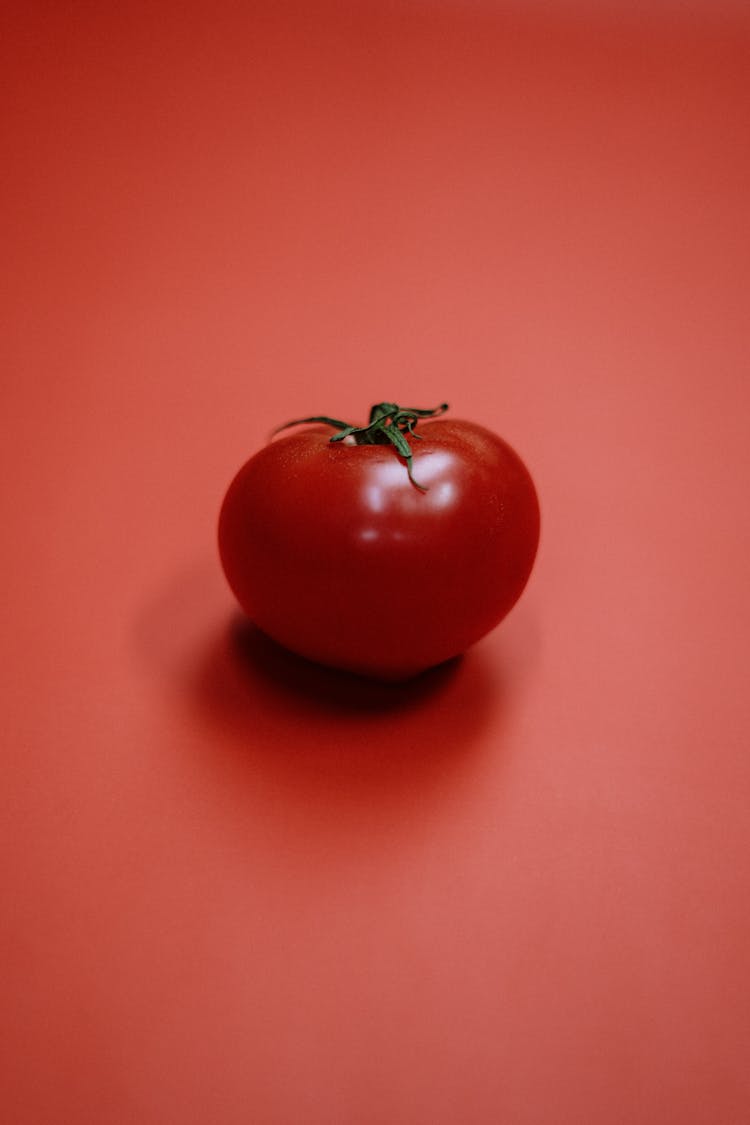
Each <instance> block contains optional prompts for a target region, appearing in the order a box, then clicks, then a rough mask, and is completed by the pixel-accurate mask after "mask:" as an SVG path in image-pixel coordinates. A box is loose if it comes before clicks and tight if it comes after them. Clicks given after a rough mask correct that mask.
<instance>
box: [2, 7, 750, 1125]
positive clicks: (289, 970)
mask: <svg viewBox="0 0 750 1125" xmlns="http://www.w3.org/2000/svg"><path fill="white" fill-rule="evenodd" d="M535 10H536V14H535V15H534V16H533V17H532V16H528V17H522V16H520V15H517V14H516V15H512V14H508V12H505V11H503V10H501V9H496V8H493V7H492V6H490V5H469V4H464V5H462V6H455V7H452V6H451V5H449V4H447V3H439V4H435V5H430V4H428V3H426V2H425V3H417V2H416V0H414V2H411V0H404V2H403V3H399V4H383V5H380V6H375V5H371V6H364V5H331V6H330V7H329V6H323V5H319V4H315V3H313V4H305V5H300V7H299V9H298V10H296V11H295V10H294V9H292V8H290V7H287V6H283V5H282V6H281V7H279V6H276V5H273V6H271V5H269V7H268V10H264V9H260V8H253V7H252V6H250V7H246V6H242V5H236V6H225V7H223V8H222V9H220V10H218V11H217V10H215V9H213V8H209V7H208V6H206V8H205V10H203V11H200V10H198V9H193V10H190V9H180V10H179V11H177V10H174V11H172V10H171V9H169V8H168V7H167V6H162V5H154V6H149V7H146V6H143V7H140V6H134V5H127V4H126V5H123V6H121V7H120V8H113V7H112V6H111V5H102V6H97V5H84V4H80V5H72V4H71V5H63V4H59V5H52V4H50V5H43V4H41V3H38V4H26V5H21V6H19V8H18V9H17V15H16V17H13V16H11V17H10V19H8V16H7V9H6V17H5V19H6V24H7V26H6V29H5V32H4V34H3V35H2V37H0V42H2V48H1V49H2V52H3V60H2V67H1V68H0V73H1V74H2V78H3V83H4V87H5V93H4V95H3V105H4V110H3V128H4V131H5V144H4V149H5V151H6V152H8V153H9V156H8V158H7V159H6V160H5V161H4V162H3V163H4V168H3V176H2V183H3V187H2V190H3V194H4V200H3V206H2V218H3V223H4V226H5V233H4V236H3V247H4V248H3V255H2V257H3V273H4V278H5V288H4V295H3V302H2V310H3V320H4V329H3V341H4V342H3V360H2V416H3V420H4V426H3V440H2V443H0V461H1V471H2V529H3V541H4V552H3V562H2V584H3V598H2V606H3V608H2V638H3V639H2V644H3V657H2V661H3V662H2V675H3V695H4V702H3V711H2V720H0V722H1V724H2V725H1V728H0V729H1V730H2V743H3V750H2V759H1V761H2V786H1V789H0V795H1V799H2V805H3V812H2V821H1V822H0V824H1V831H2V844H3V853H2V854H3V861H2V862H3V884H4V885H3V893H2V904H3V907H2V914H3V922H2V931H0V932H1V934H2V937H1V940H2V966H3V976H4V978H5V982H4V988H3V1001H2V1016H1V1017H0V1018H1V1019H2V1044H0V1065H1V1066H2V1068H3V1086H2V1089H3V1094H2V1097H3V1114H2V1116H3V1120H4V1121H7V1122H9V1123H12V1125H31V1123H33V1125H49V1123H50V1122H55V1125H78V1123H86V1125H89V1123H91V1122H96V1123H97V1125H125V1123H127V1125H130V1123H131V1122H132V1123H134V1125H135V1123H137V1125H171V1123H173V1122H174V1123H175V1125H177V1123H179V1125H203V1123H205V1122H209V1121H210V1122H218V1123H221V1125H235V1123H243V1125H245V1123H247V1122H253V1123H255V1122H257V1123H259V1125H298V1123H300V1122H305V1123H306V1125H307V1123H312V1125H318V1123H320V1125H323V1123H325V1125H329V1123H331V1122H342V1123H350V1122H351V1123H356V1125H402V1123H403V1125H443V1123H445V1125H495V1123H496V1122H502V1123H507V1125H548V1123H550V1122H555V1123H558V1122H563V1123H566V1125H567V1123H575V1125H578V1123H582V1122H585V1123H589V1122H596V1123H600V1122H604V1123H607V1125H610V1123H612V1125H614V1123H623V1125H625V1123H627V1125H631V1123H633V1122H637V1123H649V1125H650V1123H652V1122H653V1123H662V1122H665V1121H677V1122H680V1123H681V1125H703V1123H705V1125H709V1123H710V1125H740V1123H744V1122H746V1121H747V1120H748V1118H749V1117H750V1082H749V1080H748V1068H747V1062H748V1047H749V1036H748V1000H749V999H750V997H749V996H748V980H747V949H748V939H749V937H750V935H749V934H748V923H749V921H750V907H749V905H748V902H749V899H748V866H749V862H748V846H747V845H748V839H747V836H748V832H747V810H748V797H749V796H750V793H749V792H748V789H749V782H750V764H749V759H748V729H749V727H750V722H749V720H750V713H749V712H750V698H749V696H748V691H747V637H748V626H749V625H750V620H749V617H750V614H749V613H748V610H749V608H750V606H749V599H748V581H747V571H748V563H747V559H748V547H749V546H750V543H749V535H748V531H749V526H748V503H747V488H748V469H750V465H749V464H748V461H749V456H748V441H747V428H748V422H747V420H748V405H750V403H749V401H748V400H749V398H750V394H749V391H748V374H747V372H748V362H747V361H748V345H747V340H748V335H747V314H748V308H747V305H748V299H747V294H748V284H749V283H750V265H749V263H750V257H749V255H748V249H749V247H748V233H749V226H750V223H749V221H748V198H749V189H750V154H749V150H748V144H747V138H748V125H749V124H750V121H749V118H750V97H749V80H748V73H750V70H749V64H750V30H749V29H748V27H747V25H745V26H744V27H743V26H742V25H741V24H740V23H739V22H738V20H739V17H740V16H741V15H742V9H741V7H739V6H738V8H737V14H736V15H735V17H731V12H730V10H729V8H725V9H724V12H723V14H722V13H721V11H720V9H719V8H709V7H708V6H706V7H705V8H704V9H703V10H702V11H701V9H700V6H698V5H696V4H693V5H692V6H691V7H690V10H689V14H688V15H683V14H681V12H682V9H679V8H678V7H677V6H676V5H666V6H665V7H663V8H660V7H659V6H658V5H657V6H656V8H655V9H654V11H653V12H652V16H651V22H650V23H648V24H645V23H643V21H642V19H641V18H640V17H638V16H636V14H635V13H634V12H631V11H628V12H627V13H625V12H620V13H618V12H617V10H616V9H611V10H609V12H608V13H607V12H605V11H604V9H600V10H598V12H597V11H594V10H593V8H592V6H590V5H589V6H588V13H587V12H586V11H585V10H584V11H581V12H578V13H577V14H575V13H574V14H573V15H572V16H570V15H568V14H567V13H566V11H565V9H564V8H563V7H559V8H558V9H555V10H553V8H552V7H551V6H549V5H547V6H545V8H544V11H542V6H541V5H537V6H536V7H535ZM720 16H721V18H720ZM386 398H387V399H395V401H401V400H409V401H410V402H415V403H417V404H420V403H422V402H425V403H428V404H429V403H431V402H436V401H440V400H441V399H443V398H447V399H448V400H449V401H450V402H451V405H452V408H453V410H454V412H455V413H456V415H460V416H464V417H472V418H476V419H477V420H480V421H483V422H484V423H485V424H487V425H489V426H490V427H492V428H493V429H496V430H497V431H499V432H500V433H501V434H502V435H503V436H505V437H506V438H507V439H508V440H509V441H510V442H511V444H512V445H514V446H515V447H516V448H517V449H518V451H519V452H520V453H521V455H522V456H523V457H524V459H525V460H526V462H527V463H528V465H529V467H530V469H531V471H532V473H533V475H534V477H535V480H536V483H537V486H538V490H539V494H540V498H541V503H542V511H543V537H542V545H541V549H540V554H539V558H538V560H537V566H536V569H535V573H534V575H533V576H532V579H531V582H530V584H529V587H528V588H527V590H526V592H525V594H524V596H523V598H522V600H521V602H520V603H519V605H518V606H517V607H516V609H514V610H513V612H512V614H511V615H510V617H509V618H508V619H507V621H506V622H505V623H503V624H502V625H501V626H500V628H499V629H498V630H497V631H496V632H495V633H493V634H492V635H491V636H490V637H489V638H488V639H486V640H485V641H483V642H481V643H480V644H479V645H478V646H477V647H476V648H475V649H474V650H473V651H472V652H471V653H470V654H469V656H468V657H467V658H466V659H465V661H464V662H463V663H462V664H461V665H460V666H459V668H458V669H457V670H456V671H455V672H454V673H453V674H452V675H443V676H442V677H441V676H437V677H432V678H429V679H428V680H427V681H426V682H424V683H423V684H422V685H421V686H420V687H419V689H402V688H401V689H386V688H382V687H380V688H376V687H368V686H367V685H366V684H362V685H360V686H359V687H358V688H357V690H353V689H352V688H351V686H350V685H348V684H346V683H344V682H342V681H341V680H339V679H337V678H336V676H335V675H334V674H331V673H324V672H317V671H315V670H314V669H311V668H306V667H305V666H303V665H299V664H296V663H294V662H293V661H289V660H286V659H285V658H283V657H282V656H281V655H280V654H279V653H278V652H274V651H270V650H267V649H264V648H263V646H262V645H260V644H259V643H258V641H257V639H256V638H255V637H254V636H253V634H252V633H250V634H248V633H246V632H243V631H239V632H237V630H236V629H235V627H234V626H233V625H232V622H233V620H234V610H233V602H232V598H231V595H230V593H229V591H228V589H227V587H226V585H225V583H224V579H223V577H222V575H221V572H220V569H219V565H218V560H217V555H216V548H215V542H214V535H215V521H216V516H217V512H218V507H219V503H220V501H221V497H222V495H223V492H224V489H225V487H226V486H227V484H228V482H229V480H230V479H231V477H232V475H233V474H234V472H235V471H236V469H237V468H238V467H239V465H240V464H241V463H242V461H243V460H244V459H245V458H246V457H247V456H248V454H249V453H250V452H251V451H252V450H253V449H255V448H257V447H258V446H259V445H260V443H261V442H262V441H263V440H264V438H265V435H266V433H267V431H268V430H269V429H270V428H271V427H272V426H273V425H275V424H277V423H279V422H283V421H286V420H287V419H288V418H290V417H294V416H298V415H301V414H307V413H315V412H318V411H323V412H326V413H334V414H337V415H342V416H344V417H346V416H348V415H352V416H357V415H359V414H360V413H361V412H362V411H363V410H365V409H367V408H368V407H369V405H370V403H371V402H374V401H379V400H382V399H386Z"/></svg>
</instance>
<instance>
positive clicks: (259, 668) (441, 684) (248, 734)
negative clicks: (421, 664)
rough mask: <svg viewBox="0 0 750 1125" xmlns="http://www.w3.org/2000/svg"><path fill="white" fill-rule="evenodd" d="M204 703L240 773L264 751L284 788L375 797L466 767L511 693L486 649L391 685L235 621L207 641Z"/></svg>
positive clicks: (267, 767)
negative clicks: (313, 658) (293, 649)
mask: <svg viewBox="0 0 750 1125" xmlns="http://www.w3.org/2000/svg"><path fill="white" fill-rule="evenodd" d="M193 698H194V701H195V702H196V703H197V704H198V706H199V707H200V709H201V712H202V717H203V719H204V721H206V722H207V723H209V724H210V725H211V726H212V727H213V728H214V729H216V730H217V733H220V734H221V739H220V740H219V746H218V747H217V749H219V747H220V749H219V752H220V754H221V756H222V757H223V758H224V766H225V767H227V768H229V769H230V772H232V769H233V768H234V769H242V768H243V763H244V765H245V766H248V767H250V768H253V769H257V767H258V765H259V762H258V759H259V757H260V758H262V759H263V764H262V769H263V772H264V773H265V774H266V775H267V774H268V773H269V771H270V772H271V773H272V774H274V776H275V780H276V782H277V783H280V784H283V785H284V786H285V787H291V788H292V789H294V790H299V788H300V786H308V787H310V792H311V793H312V792H313V791H314V790H315V789H316V788H317V787H318V786H320V787H322V788H323V789H325V791H326V794H327V796H328V797H330V796H331V794H332V792H333V791H336V792H339V793H341V792H342V791H344V790H348V791H350V793H351V792H353V791H359V792H360V795H362V796H364V797H366V798H367V799H369V800H376V799H377V796H378V794H381V795H382V793H383V791H384V789H387V788H388V787H389V786H394V787H396V788H398V786H399V785H400V784H402V783H408V784H409V786H410V785H411V784H416V783H419V784H425V783H428V779H429V778H430V777H432V778H433V779H438V778H439V777H441V776H442V775H444V774H445V772H446V771H448V772H449V773H450V772H453V771H455V770H457V769H459V770H460V768H461V766H466V765H467V764H468V762H467V754H466V752H467V749H468V748H469V747H470V746H472V745H476V744H477V743H478V741H479V739H480V735H481V733H482V731H483V729H484V728H485V726H486V724H487V722H488V721H489V719H490V717H491V716H492V717H493V723H494V724H497V723H498V721H501V720H502V711H503V699H504V689H503V680H502V677H501V676H500V675H498V674H497V670H495V674H492V673H491V670H490V669H489V668H488V666H487V664H486V663H485V662H484V661H483V660H482V659H481V658H480V656H479V655H478V654H477V653H469V654H467V655H466V656H464V657H460V658H457V659H455V660H452V661H448V662H447V663H445V664H443V665H441V666H439V667H437V668H433V669H430V670H429V671H427V672H424V673H422V674H421V675H420V676H417V677H415V678H414V679H411V680H408V681H406V682H400V683H389V682H382V681H378V680H371V679H366V678H364V677H360V676H356V675H353V674H351V673H347V672H341V671H338V670H336V669H332V668H326V667H323V666H321V665H318V664H314V663H312V662H310V661H308V660H304V659H302V658H301V657H298V656H295V655H294V654H292V653H290V652H288V651H286V650H285V649H283V648H281V647H280V646H279V645H278V644H276V643H275V642H274V641H272V640H271V639H270V638H268V637H267V636H266V635H264V634H263V633H262V632H261V631H260V630H259V629H257V628H256V627H255V626H254V625H252V624H251V623H250V622H248V621H247V620H246V619H244V618H241V617H238V616H235V617H233V618H232V620H231V621H230V622H229V623H228V624H227V625H226V626H225V627H224V628H223V629H222V630H221V632H220V633H219V634H218V636H215V637H214V638H213V640H212V642H211V643H210V644H209V646H208V647H207V649H206V651H205V653H204V658H203V659H202V661H201V663H200V666H199V668H198V674H197V679H196V682H195V684H194V692H193ZM228 752H229V753H230V754H231V756H232V757H233V758H234V766H233V767H232V766H229V765H228V763H227V761H226V755H227V753H228ZM217 764H218V763H217Z"/></svg>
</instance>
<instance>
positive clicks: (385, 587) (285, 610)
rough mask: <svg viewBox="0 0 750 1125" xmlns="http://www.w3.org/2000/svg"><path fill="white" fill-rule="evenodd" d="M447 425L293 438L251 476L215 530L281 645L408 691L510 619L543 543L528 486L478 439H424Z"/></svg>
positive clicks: (237, 483)
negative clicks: (404, 684)
mask: <svg viewBox="0 0 750 1125" xmlns="http://www.w3.org/2000/svg"><path fill="white" fill-rule="evenodd" d="M385 408H392V409H390V411H387V410H385ZM443 409H445V407H440V408H439V409H438V410H436V411H420V412H416V411H403V410H401V409H400V408H399V407H397V406H395V405H394V404H391V403H383V404H380V405H379V406H378V407H373V411H372V413H371V416H370V417H371V425H370V426H369V427H361V428H359V429H355V428H354V427H346V426H345V423H343V422H338V421H336V420H333V419H331V420H327V424H326V425H315V426H313V427H308V428H306V429H297V430H295V431H294V432H293V433H291V434H288V435H286V436H283V437H279V438H277V439H276V440H274V441H271V442H270V443H269V444H268V445H267V446H266V447H265V448H263V449H261V450H260V452H259V453H256V454H255V456H254V457H251V458H250V460H249V461H248V462H247V463H246V464H245V465H244V467H243V468H242V469H240V471H239V473H238V474H237V476H236V477H235V479H234V480H233V482H232V484H231V485H230V487H229V490H228V492H227V494H226V497H225V499H224V503H223V506H222V509H221V515H220V518H219V549H220V554H221V561H222V565H223V567H224V571H225V573H226V576H227V579H228V581H229V585H230V586H231V588H232V590H233V591H234V594H235V596H236V597H237V600H238V601H239V603H240V605H241V606H242V608H243V609H244V611H245V613H246V614H247V615H248V616H249V617H250V618H251V619H252V620H253V621H254V622H255V624H256V625H258V626H259V628H260V629H262V630H263V631H264V632H265V633H267V634H268V635H269V636H271V637H273V638H274V640H276V641H278V642H279V643H280V644H282V645H284V646H285V647H286V648H288V649H291V650H292V651H293V652H296V653H299V654H300V655H302V656H305V657H308V658H309V659H311V660H314V661H318V662H320V663H322V664H328V665H332V666H333V667H337V668H344V669H348V670H350V671H354V672H359V673H363V674H365V675H371V676H375V677H379V678H385V679H403V678H407V677H410V676H413V675H415V674H416V673H418V672H421V671H423V670H424V669H426V668H429V667H431V666H433V665H435V664H440V663H442V662H443V661H445V660H448V659H449V658H450V657H453V656H456V655H458V654H459V653H461V652H463V651H464V650H465V649H467V648H468V647H469V646H470V645H472V644H473V643H474V642H475V641H477V640H479V638H480V637H482V636H484V634H485V633H487V632H489V630H490V629H492V628H494V626H495V625H497V624H498V622H499V621H501V620H502V618H503V617H504V616H505V615H506V613H507V612H508V610H509V609H510V608H511V607H512V606H513V605H514V603H515V602H516V600H517V599H518V597H519V596H520V594H521V592H522V590H523V588H524V586H525V585H526V582H527V580H528V577H529V574H530V572H531V568H532V565H533V563H534V557H535V555H536V550H537V545H538V541H539V504H538V501H537V496H536V492H535V489H534V485H533V482H532V480H531V477H530V475H529V473H528V470H527V469H526V467H525V465H524V464H523V462H522V461H521V460H520V458H519V457H518V455H517V454H516V453H515V452H514V451H513V450H512V449H511V448H510V446H508V445H507V444H506V443H505V442H504V441H502V440H501V438H499V437H497V436H496V435H495V434H494V433H491V432H490V431H489V430H487V429H485V428H484V427H483V426H480V425H476V424H474V423H473V422H463V421H452V420H448V419H444V418H440V419H439V420H438V419H436V420H428V421H422V422H420V424H419V427H418V432H417V433H415V432H414V428H413V427H414V426H416V424H417V421H418V419H419V418H420V417H424V416H432V415H436V414H438V413H442V410H443ZM378 411H380V412H381V413H380V414H378ZM373 417H374V418H375V422H373V421H372V419H373ZM305 421H310V420H305ZM312 421H315V422H318V421H320V419H313V420H312ZM290 425H295V426H296V425H298V423H290ZM331 426H334V427H335V428H336V430H337V432H336V433H335V434H333V436H332V433H331V428H330V427H331ZM344 438H346V440H342V439H344ZM419 438H421V439H422V440H418V439H419ZM361 441H364V442H365V443H366V444H356V442H361ZM370 443H372V444H370Z"/></svg>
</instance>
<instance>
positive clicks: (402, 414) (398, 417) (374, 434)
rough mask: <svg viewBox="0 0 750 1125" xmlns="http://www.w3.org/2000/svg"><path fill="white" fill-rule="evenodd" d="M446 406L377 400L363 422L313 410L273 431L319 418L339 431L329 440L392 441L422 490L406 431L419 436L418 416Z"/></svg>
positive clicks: (442, 410) (435, 412)
mask: <svg viewBox="0 0 750 1125" xmlns="http://www.w3.org/2000/svg"><path fill="white" fill-rule="evenodd" d="M447 409H448V403H447V402H442V403H441V404H440V406H437V407H435V409H434V410H418V409H416V408H414V407H401V406H398V405H397V403H395V402H377V403H375V405H374V406H373V407H372V408H371V410H370V420H369V422H368V423H367V425H366V426H351V425H349V423H348V422H341V421H340V420H339V419H338V418H329V417H328V416H327V415H325V414H316V415H314V416H312V417H311V418H299V419H297V420H296V421H294V422H285V423H284V425H283V426H277V427H276V429H275V430H274V431H273V433H274V434H277V433H280V432H281V430H288V429H289V428H290V427H291V426H302V425H306V424H307V423H310V422H319V423H322V424H323V425H326V426H333V427H334V429H335V430H337V431H338V432H337V433H335V434H333V436H332V437H331V438H330V439H329V440H330V441H332V442H337V441H343V440H344V438H347V437H352V438H353V439H354V443H355V445H389V444H390V445H392V446H393V448H394V449H395V450H396V452H397V453H398V454H399V455H400V456H401V457H403V459H404V460H405V461H406V471H407V472H408V474H409V480H410V481H411V483H412V484H413V485H415V487H416V488H418V489H419V490H420V491H421V492H426V491H427V489H426V488H425V486H424V485H423V484H420V483H419V481H417V480H415V479H414V476H413V473H412V452H411V447H410V445H409V442H408V441H407V439H406V434H409V436H410V437H413V438H417V439H420V440H421V434H418V433H415V431H414V427H415V426H416V425H417V423H418V422H419V419H420V418H437V417H438V415H440V414H444V413H445V411H446V410H447Z"/></svg>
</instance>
